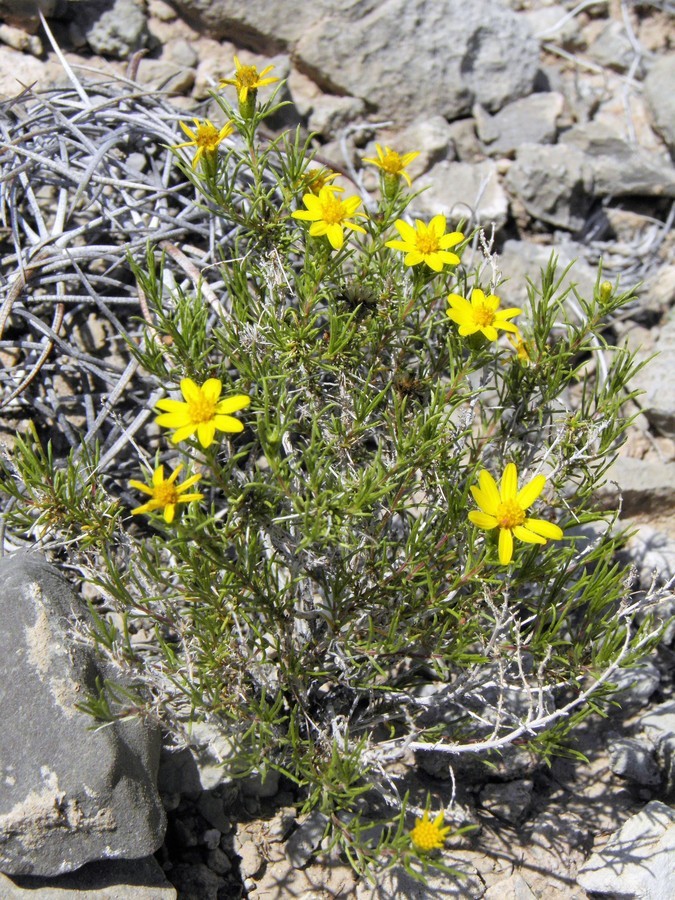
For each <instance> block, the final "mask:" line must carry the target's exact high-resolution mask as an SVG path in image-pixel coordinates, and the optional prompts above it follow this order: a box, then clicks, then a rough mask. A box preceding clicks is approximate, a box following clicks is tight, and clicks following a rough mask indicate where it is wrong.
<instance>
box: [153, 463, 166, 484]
mask: <svg viewBox="0 0 675 900" xmlns="http://www.w3.org/2000/svg"><path fill="white" fill-rule="evenodd" d="M152 483H153V485H154V486H155V487H157V486H158V485H160V484H163V483H164V466H157V468H156V469H155V471H154V472H153V473H152Z"/></svg>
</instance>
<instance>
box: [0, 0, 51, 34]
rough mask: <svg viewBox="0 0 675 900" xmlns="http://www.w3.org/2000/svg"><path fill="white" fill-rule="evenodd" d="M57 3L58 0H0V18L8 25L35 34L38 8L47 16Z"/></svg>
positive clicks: (38, 20) (38, 18) (38, 24)
mask: <svg viewBox="0 0 675 900" xmlns="http://www.w3.org/2000/svg"><path fill="white" fill-rule="evenodd" d="M58 5H59V0H0V18H1V19H2V20H3V21H4V22H6V23H7V24H8V25H15V26H16V27H17V28H22V29H23V30H24V31H27V32H29V34H35V33H36V31H37V30H38V29H39V28H40V17H39V15H38V10H39V9H41V10H42V12H43V14H44V16H45V18H49V17H50V16H52V15H54V12H55V10H56V7H57V6H58Z"/></svg>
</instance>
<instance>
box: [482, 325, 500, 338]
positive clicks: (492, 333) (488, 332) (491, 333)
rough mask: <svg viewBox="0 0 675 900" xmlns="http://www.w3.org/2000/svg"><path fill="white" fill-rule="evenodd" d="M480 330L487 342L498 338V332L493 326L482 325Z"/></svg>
mask: <svg viewBox="0 0 675 900" xmlns="http://www.w3.org/2000/svg"><path fill="white" fill-rule="evenodd" d="M480 330H481V331H482V332H483V334H484V335H485V337H486V338H487V339H488V341H496V340H497V338H498V337H499V332H498V331H497V329H496V328H495V327H494V325H483V327H482V328H481V329H480Z"/></svg>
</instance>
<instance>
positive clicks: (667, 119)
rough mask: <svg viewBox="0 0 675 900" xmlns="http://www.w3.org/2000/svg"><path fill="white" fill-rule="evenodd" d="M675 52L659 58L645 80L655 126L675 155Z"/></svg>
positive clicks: (646, 95)
mask: <svg viewBox="0 0 675 900" xmlns="http://www.w3.org/2000/svg"><path fill="white" fill-rule="evenodd" d="M673 84H675V53H669V54H668V55H667V56H662V57H661V58H660V59H658V60H657V61H656V62H655V63H654V65H653V66H652V68H651V69H650V70H649V73H648V75H647V77H646V78H645V81H644V92H645V97H646V98H647V103H648V104H649V109H650V110H651V113H652V116H653V117H654V127H655V128H656V130H657V131H658V133H659V134H660V135H661V137H662V138H663V140H664V141H665V142H666V144H667V145H668V147H669V149H670V152H671V154H672V155H673V156H675V91H674V90H673Z"/></svg>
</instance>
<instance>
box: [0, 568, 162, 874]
mask: <svg viewBox="0 0 675 900" xmlns="http://www.w3.org/2000/svg"><path fill="white" fill-rule="evenodd" d="M87 614H88V613H87V610H86V607H84V606H83V605H82V604H81V603H79V602H78V600H77V598H76V597H75V595H74V594H73V592H72V590H71V589H70V587H69V585H68V584H67V582H66V581H65V580H64V579H63V578H62V577H61V576H60V575H59V573H58V571H57V570H56V569H55V568H54V567H53V566H51V565H49V564H48V563H47V562H46V561H45V560H44V559H43V558H42V557H40V556H39V555H38V554H33V553H26V554H18V555H15V556H13V557H11V558H4V559H0V620H1V621H2V630H1V632H0V721H1V722H2V729H0V769H1V773H2V774H1V777H2V791H0V871H2V872H5V873H6V874H9V875H43V876H51V875H60V874H62V873H65V872H71V871H73V870H75V869H77V868H79V867H80V866H82V865H84V864H85V863H87V862H89V861H91V860H102V859H137V858H139V857H144V856H147V855H149V854H151V853H153V852H154V851H155V850H157V849H158V847H159V846H160V845H161V843H162V840H163V837H164V830H165V826H166V819H165V814H164V810H163V808H162V804H161V801H160V798H159V794H158V793H157V789H156V776H157V766H158V762H159V751H160V743H161V741H160V735H159V732H158V731H157V730H155V729H153V728H151V727H149V726H148V725H147V724H145V723H142V722H140V721H137V720H131V721H124V722H115V723H113V724H111V725H109V726H107V727H105V728H101V729H99V730H93V729H92V726H93V725H94V722H93V720H92V719H91V717H90V716H88V715H86V714H85V713H83V712H80V711H79V710H78V709H77V708H76V704H77V703H79V702H81V701H83V700H84V699H85V698H86V696H87V692H88V691H89V690H92V689H93V688H94V686H95V679H96V677H97V676H102V677H110V675H111V673H110V672H106V671H104V670H102V669H101V667H100V666H99V664H98V663H97V660H96V658H95V656H94V654H93V652H92V651H91V650H90V649H89V648H88V647H87V646H86V645H84V644H81V643H79V642H78V641H76V640H75V639H74V637H73V630H72V629H73V626H74V625H75V623H76V621H77V620H78V619H80V620H81V619H82V618H83V617H84V616H86V615H87Z"/></svg>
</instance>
